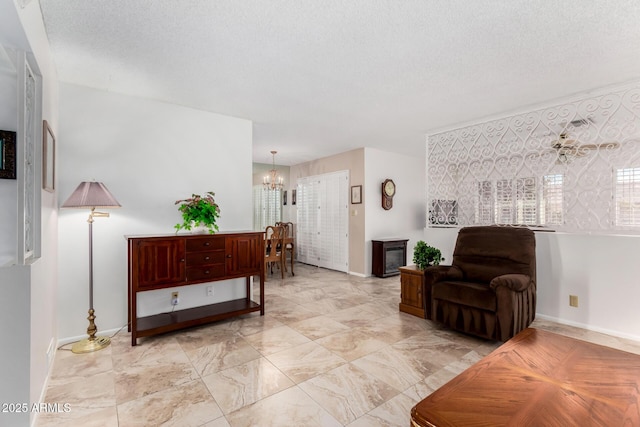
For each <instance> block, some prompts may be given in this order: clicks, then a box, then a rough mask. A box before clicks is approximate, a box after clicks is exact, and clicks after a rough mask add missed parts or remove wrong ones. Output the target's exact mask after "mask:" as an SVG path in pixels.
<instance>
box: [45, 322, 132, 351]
mask: <svg viewBox="0 0 640 427" xmlns="http://www.w3.org/2000/svg"><path fill="white" fill-rule="evenodd" d="M125 327H126V326H125ZM122 329H123V328H116V329H108V330H106V331H100V332H98V333H97V334H96V336H99V337H110V336H111V335H113V334H115V333H117V332H119V331H120V330H122ZM85 338H87V334H84V335H78V336H76V337H67V338H60V339H59V340H58V348H59V347H60V346H63V345H67V344H71V343H74V342H77V341H80V340H83V339H85Z"/></svg>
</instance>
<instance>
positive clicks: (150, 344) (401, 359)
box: [36, 265, 640, 427]
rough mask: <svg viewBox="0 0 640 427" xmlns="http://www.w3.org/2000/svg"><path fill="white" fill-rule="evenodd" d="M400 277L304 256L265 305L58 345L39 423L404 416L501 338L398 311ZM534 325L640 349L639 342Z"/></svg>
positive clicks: (378, 420)
mask: <svg viewBox="0 0 640 427" xmlns="http://www.w3.org/2000/svg"><path fill="white" fill-rule="evenodd" d="M399 295H400V279H399V276H396V277H390V278H386V279H379V278H375V277H374V278H359V277H355V276H349V275H347V274H343V273H339V272H334V271H329V270H324V269H319V268H315V267H310V266H306V265H296V276H295V277H291V276H287V277H286V278H285V279H284V280H281V279H280V276H279V275H278V274H275V275H273V276H269V277H268V278H267V282H266V285H265V298H266V304H265V308H266V313H265V316H263V317H261V316H259V314H257V313H254V314H251V315H247V316H243V317H241V318H235V319H230V320H228V321H223V322H218V323H214V324H210V325H206V326H202V327H198V328H192V329H187V330H183V331H177V332H175V333H170V334H165V335H160V336H156V337H152V338H146V339H145V338H142V339H140V340H139V344H138V346H136V347H131V343H130V342H131V339H130V335H129V334H128V333H126V332H121V333H119V334H117V335H116V336H115V337H114V338H113V340H112V345H111V346H109V347H108V348H106V349H104V350H102V351H100V352H96V353H92V354H84V355H76V354H73V353H71V352H70V351H63V350H59V351H58V352H57V354H56V358H55V364H54V369H53V372H52V375H51V378H50V381H49V385H48V389H47V393H46V402H48V403H68V404H69V405H70V406H69V407H70V411H69V412H66V413H64V412H62V413H43V414H40V417H39V418H38V420H37V424H36V425H37V426H40V427H43V426H60V425H64V426H100V427H103V426H160V425H163V426H165V425H166V426H180V427H183V426H205V427H225V426H233V427H236V426H293V425H299V426H347V425H348V426H352V427H356V426H367V427H371V426H402V427H406V426H408V425H409V424H410V421H409V413H410V410H411V408H412V407H413V406H414V405H415V404H416V403H417V402H418V401H420V400H421V399H423V398H424V397H426V396H427V395H429V394H430V393H431V392H433V391H434V390H436V389H437V388H438V387H440V386H441V385H442V384H444V383H446V382H447V381H449V380H450V379H451V378H453V377H454V376H455V375H457V374H458V373H460V372H462V371H463V370H464V369H466V368H468V367H469V366H471V365H472V364H474V363H475V362H477V361H478V360H480V359H481V358H482V357H483V356H485V355H487V354H488V353H490V352H491V351H492V350H494V349H495V348H497V347H498V346H499V343H495V342H488V341H484V340H481V339H476V338H472V337H468V336H465V335H461V334H458V333H455V332H452V331H448V330H444V329H442V328H440V327H438V326H436V325H434V324H432V323H431V322H429V321H427V320H424V319H419V318H416V317H413V316H410V315H407V314H404V313H400V312H399V311H398V302H399ZM533 326H536V327H539V328H544V329H547V330H551V331H554V332H557V333H562V334H565V335H569V336H573V337H576V338H580V339H584V340H588V341H592V342H596V343H599V344H603V345H608V346H611V347H615V348H620V349H623V350H627V351H631V352H634V353H638V354H640V343H638V342H634V341H627V340H622V339H618V338H615V337H610V336H607V335H602V334H598V333H593V332H589V331H585V330H582V329H577V328H572V327H568V326H564V325H558V324H555V323H551V322H545V321H536V322H535V324H534V325H533Z"/></svg>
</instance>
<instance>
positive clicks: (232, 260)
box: [225, 233, 264, 276]
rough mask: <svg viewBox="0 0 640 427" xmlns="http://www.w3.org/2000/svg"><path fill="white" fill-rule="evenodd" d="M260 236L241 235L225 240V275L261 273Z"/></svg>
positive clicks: (261, 243) (262, 256) (261, 244)
mask: <svg viewBox="0 0 640 427" xmlns="http://www.w3.org/2000/svg"><path fill="white" fill-rule="evenodd" d="M262 239H263V238H262V234H261V233H257V234H246V235H245V234H242V235H237V236H230V237H227V238H226V243H225V246H226V253H227V265H226V267H227V268H226V275H227V276H235V275H242V274H248V273H253V272H256V271H258V272H259V271H261V269H262V262H263V260H264V253H263V250H262V248H263V240H262Z"/></svg>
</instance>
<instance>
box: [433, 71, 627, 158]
mask: <svg viewBox="0 0 640 427" xmlns="http://www.w3.org/2000/svg"><path fill="white" fill-rule="evenodd" d="M639 83H640V81H639V80H628V81H626V82H624V83H621V84H616V85H609V86H601V87H598V88H594V89H590V90H586V91H584V92H576V93H572V94H570V95H566V96H563V97H560V98H554V99H550V100H547V101H544V102H540V103H537V104H526V105H523V106H521V107H518V108H515V109H512V110H505V111H501V112H498V113H495V114H490V115H488V116H482V117H478V118H476V119H472V120H468V121H466V122H457V123H453V124H450V125H446V126H442V127H439V128H433V129H429V130H428V131H426V132H425V135H426V136H427V137H429V135H436V134H439V133H444V132H449V131H452V130H456V129H460V128H465V127H468V126H475V125H479V124H482V123H484V122H490V121H493V120H502V119H506V118H507V117H511V116H515V115H518V114H524V113H528V112H530V111H535V110H542V109H545V108H551V107H554V106H557V105H558V104H564V103H571V102H577V101H581V100H583V99H585V98H589V97H592V96H601V95H606V94H608V93H610V92H612V91H618V90H627V89H631V88H633V87H635V86H636V85H637V84H639ZM427 154H428V153H427Z"/></svg>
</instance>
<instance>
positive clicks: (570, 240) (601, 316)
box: [424, 228, 640, 340]
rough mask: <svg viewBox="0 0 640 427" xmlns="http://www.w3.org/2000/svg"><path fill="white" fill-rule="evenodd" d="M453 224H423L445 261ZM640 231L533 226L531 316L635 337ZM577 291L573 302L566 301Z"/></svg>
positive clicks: (639, 317)
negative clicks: (574, 230)
mask: <svg viewBox="0 0 640 427" xmlns="http://www.w3.org/2000/svg"><path fill="white" fill-rule="evenodd" d="M457 234H458V228H427V229H426V230H425V233H424V236H425V240H426V241H427V242H428V243H429V244H430V245H432V246H435V247H437V248H439V249H440V250H441V251H442V254H443V256H444V257H445V259H446V261H445V262H444V263H443V264H450V262H451V259H452V258H451V257H452V254H453V249H454V246H455V239H456V236H457ZM638 248H640V236H604V235H584V234H568V233H552V232H536V261H537V270H536V271H537V273H536V275H537V284H538V289H537V290H538V299H537V309H536V313H537V316H539V317H541V318H545V319H550V320H555V321H558V322H560V323H566V324H570V325H574V326H579V327H582V328H586V329H591V330H595V331H599V332H604V333H608V334H611V335H616V336H621V337H626V338H631V339H635V340H640V310H638V301H640V286H638V277H640V262H638ZM569 295H577V296H578V301H579V304H578V307H577V308H575V307H570V306H569Z"/></svg>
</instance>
